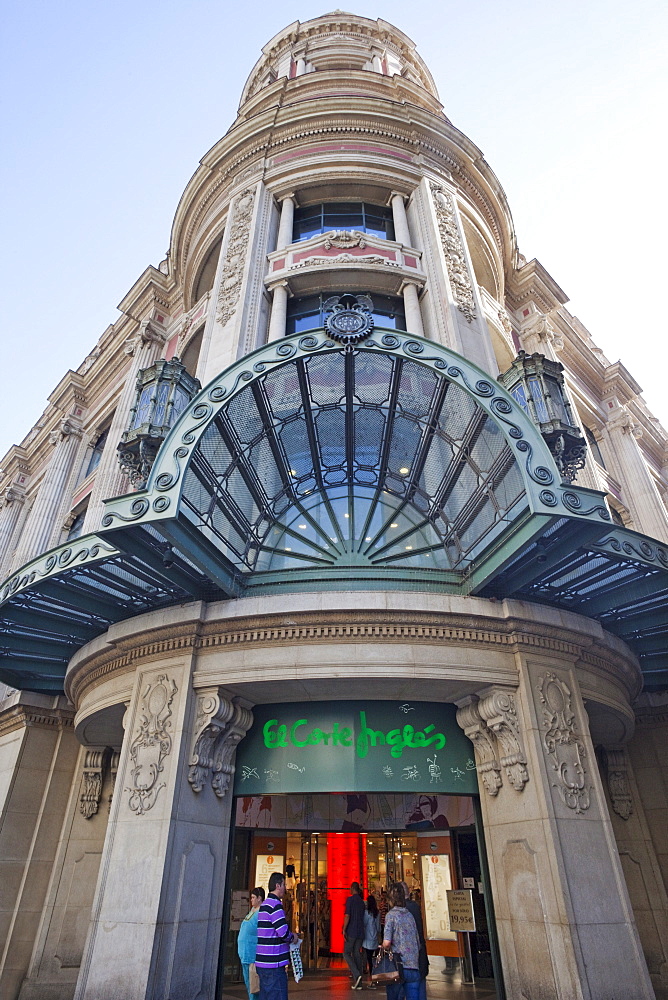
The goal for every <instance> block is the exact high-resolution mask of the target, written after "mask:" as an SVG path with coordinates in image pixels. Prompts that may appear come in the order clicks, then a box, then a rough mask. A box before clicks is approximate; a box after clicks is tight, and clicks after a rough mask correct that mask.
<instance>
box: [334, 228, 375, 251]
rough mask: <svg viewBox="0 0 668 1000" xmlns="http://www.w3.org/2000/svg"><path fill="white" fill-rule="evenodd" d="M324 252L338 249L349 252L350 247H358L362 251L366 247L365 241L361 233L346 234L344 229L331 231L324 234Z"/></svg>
mask: <svg viewBox="0 0 668 1000" xmlns="http://www.w3.org/2000/svg"><path fill="white" fill-rule="evenodd" d="M324 246H325V250H331V248H332V247H338V248H339V249H340V250H349V249H350V248H351V247H360V248H361V249H362V250H363V249H364V247H365V246H366V240H365V239H364V236H363V235H362V233H358V232H356V231H354V230H353V231H352V232H347V230H345V229H333V230H332V231H331V233H325V243H324Z"/></svg>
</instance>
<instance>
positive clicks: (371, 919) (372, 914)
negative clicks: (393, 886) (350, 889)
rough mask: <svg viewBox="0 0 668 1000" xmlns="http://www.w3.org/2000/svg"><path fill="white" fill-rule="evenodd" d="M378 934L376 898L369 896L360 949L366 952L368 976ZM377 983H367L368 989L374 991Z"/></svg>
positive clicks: (371, 970) (370, 972) (370, 973)
mask: <svg viewBox="0 0 668 1000" xmlns="http://www.w3.org/2000/svg"><path fill="white" fill-rule="evenodd" d="M379 934H380V912H379V910H378V906H377V904H376V897H375V896H374V895H372V894H370V895H369V896H368V897H367V901H366V910H365V912H364V941H363V942H362V947H363V948H364V950H365V951H366V958H367V962H368V965H369V976H371V975H372V974H373V956H374V953H375V951H376V949H377V948H378V935H379ZM377 986H378V983H374V981H373V979H372V980H371V981H370V982H369V989H370V990H375V989H376V988H377Z"/></svg>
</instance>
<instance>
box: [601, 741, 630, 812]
mask: <svg viewBox="0 0 668 1000" xmlns="http://www.w3.org/2000/svg"><path fill="white" fill-rule="evenodd" d="M603 755H604V758H605V765H606V772H607V778H608V791H609V792H610V801H611V802H612V808H613V809H614V810H615V812H616V813H617V815H618V816H619V817H621V819H623V820H627V819H628V818H629V816H630V815H631V814H632V812H633V796H632V794H631V783H630V781H629V770H628V768H629V762H628V757H627V753H626V747H625V746H622V745H619V746H612V747H604V748H603Z"/></svg>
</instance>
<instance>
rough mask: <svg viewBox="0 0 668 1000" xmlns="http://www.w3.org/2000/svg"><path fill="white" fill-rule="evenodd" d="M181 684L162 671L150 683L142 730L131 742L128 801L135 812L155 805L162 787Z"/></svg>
mask: <svg viewBox="0 0 668 1000" xmlns="http://www.w3.org/2000/svg"><path fill="white" fill-rule="evenodd" d="M177 691H178V688H177V686H176V684H175V683H174V681H171V680H170V679H169V678H168V677H167V675H166V674H160V676H159V677H158V678H157V679H156V680H155V681H151V682H150V683H149V684H147V685H146V688H145V690H144V694H143V696H142V703H141V708H140V718H139V731H138V733H137V735H136V736H135V738H134V740H133V741H132V744H131V746H130V759H131V761H132V768H131V770H130V777H131V779H132V787H130V788H126V791H129V792H130V798H129V800H128V805H129V806H130V809H132V811H133V812H134V813H137V815H138V816H142V815H143V814H144V813H145V812H148V810H149V809H152V808H153V806H154V805H155V802H156V799H157V798H158V794H159V793H160V789H161V788H164V787H165V782H164V781H163V782H160V784H158V781H159V778H160V775H161V774H162V772H163V770H164V763H163V761H164V759H165V757H167V756H169V754H170V753H171V750H172V737H171V736H170V734H169V730H170V729H171V726H172V724H171V722H170V721H169V719H170V717H171V714H172V713H171V704H172V701H173V700H174V695H175V694H176V692H177Z"/></svg>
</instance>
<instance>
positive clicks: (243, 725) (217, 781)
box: [188, 688, 253, 799]
mask: <svg viewBox="0 0 668 1000" xmlns="http://www.w3.org/2000/svg"><path fill="white" fill-rule="evenodd" d="M252 722H253V715H252V712H250V711H249V710H248V709H247V708H243V707H242V706H241V705H240V704H239V703H238V701H237V699H233V700H232V701H229V700H228V699H227V698H224V697H223V696H222V695H221V694H220V692H219V690H218V688H207V689H206V690H203V691H202V692H201V693H200V695H199V697H198V699H197V716H196V719H195V734H194V741H193V752H192V756H191V758H190V767H189V769H188V781H189V782H190V784H191V786H192V789H193V791H194V792H201V791H202V789H203V788H204V785H205V784H207V782H208V781H209V780H210V781H211V787H212V788H213V790H214V792H215V793H216V795H217V796H218V798H220V799H222V798H223V797H224V795H225V793H226V791H227V790H228V788H229V787H230V783H231V780H232V776H233V774H234V764H233V763H232V758H233V756H234V752H235V750H236V748H237V745H238V744H239V742H240V741H241V740H242V739H243V738H244V736H245V735H246V733H247V732H248V730H249V729H250V727H251V725H252Z"/></svg>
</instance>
